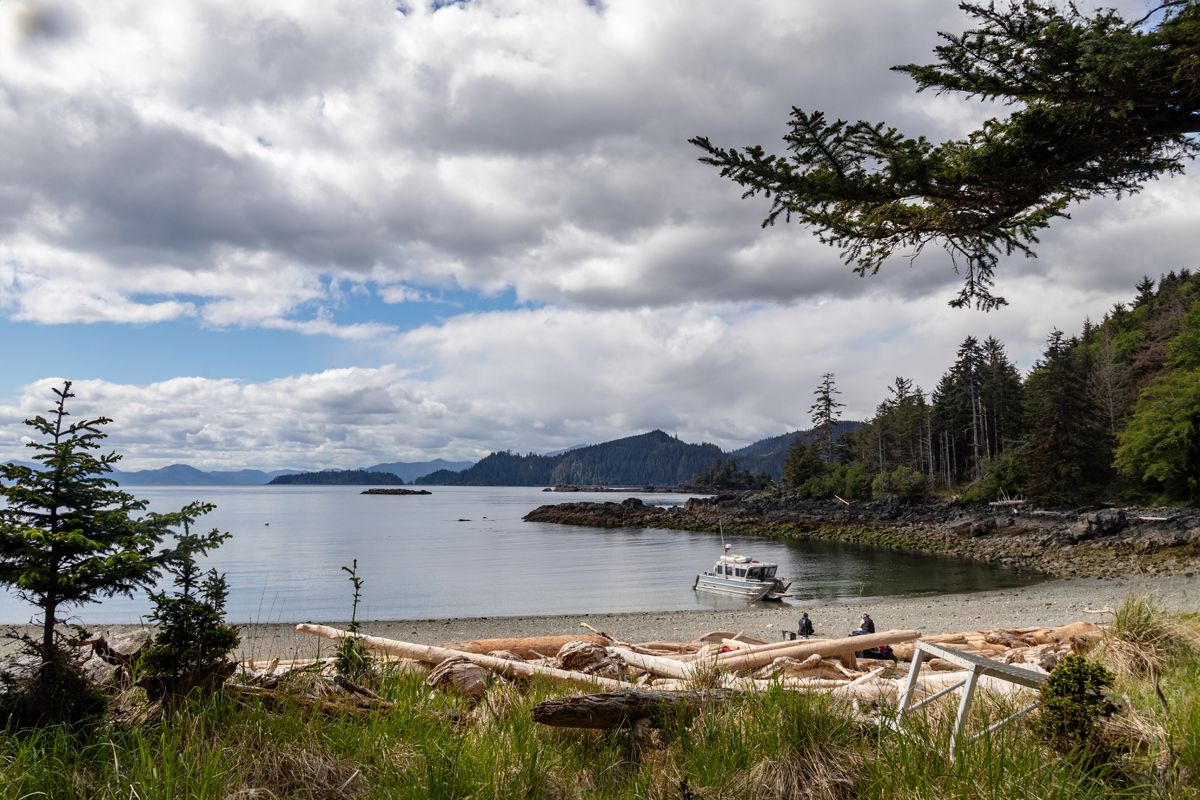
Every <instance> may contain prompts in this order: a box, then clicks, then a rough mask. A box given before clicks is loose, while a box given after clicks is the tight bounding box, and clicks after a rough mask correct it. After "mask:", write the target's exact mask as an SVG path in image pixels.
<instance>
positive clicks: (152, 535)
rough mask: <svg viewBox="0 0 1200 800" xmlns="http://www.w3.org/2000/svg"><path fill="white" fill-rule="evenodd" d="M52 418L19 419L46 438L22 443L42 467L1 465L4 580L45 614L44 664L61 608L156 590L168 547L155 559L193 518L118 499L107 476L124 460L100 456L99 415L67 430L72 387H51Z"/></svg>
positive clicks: (192, 511)
mask: <svg viewBox="0 0 1200 800" xmlns="http://www.w3.org/2000/svg"><path fill="white" fill-rule="evenodd" d="M53 391H54V394H55V396H56V397H57V398H58V401H57V402H56V403H55V406H54V408H52V409H51V410H50V412H49V415H50V416H49V419H47V418H46V417H43V416H41V415H38V416H36V417H34V418H33V419H27V420H25V424H26V425H29V426H30V427H32V428H33V429H34V430H35V431H37V432H38V433H39V434H41V436H42V437H43V440H42V441H31V442H29V444H28V446H29V447H31V448H33V449H34V450H36V451H38V452H37V454H36V455H35V456H33V460H34V461H37V462H38V463H39V467H40V468H39V467H25V466H20V465H16V464H4V465H0V478H2V479H3V484H4V485H3V486H0V497H3V498H4V500H5V503H6V507H5V508H4V509H3V510H0V583H2V584H4V585H5V586H8V587H10V588H11V589H12V590H13V591H15V592H16V594H17V595H18V596H20V597H21V598H22V599H24V600H26V601H28V602H30V603H32V604H33V605H34V606H36V607H37V608H38V609H39V610H40V611H41V614H42V619H41V627H42V635H41V641H40V643H39V646H38V649H39V653H40V655H41V657H42V659H43V661H46V662H49V661H52V660H54V658H55V656H56V655H57V649H58V645H57V641H56V639H55V626H56V625H57V624H59V623H60V622H61V621H62V619H61V612H62V611H63V609H66V608H69V607H72V606H80V605H83V604H85V603H92V602H97V601H99V600H100V598H103V597H112V596H114V595H126V596H131V595H132V594H133V593H134V592H135V591H136V590H138V589H141V588H148V587H150V586H153V585H154V581H155V580H156V579H157V577H158V576H159V574H160V571H161V569H162V566H163V564H164V563H165V562H167V561H169V560H170V559H172V558H175V557H177V551H176V550H174V549H163V550H161V551H159V552H156V550H157V549H158V547H159V545H160V544H161V543H162V541H163V538H164V537H165V536H166V535H167V534H168V533H170V530H171V528H172V526H175V525H178V524H180V523H181V522H183V521H184V520H185V519H188V518H189V517H190V518H194V517H195V516H197V515H198V514H199V513H201V512H200V511H199V509H198V506H197V505H195V504H193V505H192V506H189V507H188V508H186V509H184V510H182V511H180V512H177V513H174V514H155V513H148V514H146V515H145V516H141V517H139V516H135V515H136V514H137V513H138V512H141V511H144V510H145V509H146V501H145V500H138V499H137V498H135V497H134V496H133V495H131V494H129V493H127V492H122V491H120V490H118V489H116V488H114V487H116V485H117V482H116V481H114V480H112V479H111V478H107V477H105V474H106V473H109V472H111V471H112V465H113V464H115V463H116V462H117V461H118V460H120V458H121V457H120V456H119V455H116V454H115V453H109V454H108V455H97V454H95V452H94V451H96V450H99V449H100V444H99V443H100V441H102V440H103V439H104V438H105V433H104V432H103V431H102V430H101V428H102V426H104V425H107V424H108V423H109V422H112V420H111V419H108V418H107V417H96V418H94V419H84V420H80V421H78V422H73V423H69V422H68V419H67V418H68V417H69V416H70V413H69V412H68V411H67V409H66V406H67V400H68V399H69V398H71V397H74V396H75V395H74V394H72V393H71V382H70V381H66V382H65V383H64V384H63V387H62V388H61V389H57V388H56V389H54V390H53Z"/></svg>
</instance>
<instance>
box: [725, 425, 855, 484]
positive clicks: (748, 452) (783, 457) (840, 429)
mask: <svg viewBox="0 0 1200 800" xmlns="http://www.w3.org/2000/svg"><path fill="white" fill-rule="evenodd" d="M861 424H862V423H860V422H851V421H845V420H843V421H840V422H838V423H837V424H836V425H834V435H835V436H839V437H840V436H843V435H845V434H847V433H849V432H850V431H853V430H854V429H855V428H857V427H858V426H859V425H861ZM810 435H812V430H803V431H792V432H791V433H785V434H782V435H780V436H771V437H768V438H766V439H759V440H758V441H757V442H755V443H754V444H748V445H746V446H745V447H742V448H739V449H737V450H734V451H732V452H731V453H730V454H729V455H730V456H732V457H733V458H736V459H737V462H738V465H739V466H740V467H741V468H742V469H745V470H749V471H750V472H765V473H767V474H768V475H770V476H771V477H772V478H774V479H775V480H779V479H780V478H781V477H782V476H783V465H784V462H786V461H787V457H788V453H790V452H791V449H792V444H793V443H795V441H796V437H798V436H805V437H807V436H810Z"/></svg>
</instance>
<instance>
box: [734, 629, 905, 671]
mask: <svg viewBox="0 0 1200 800" xmlns="http://www.w3.org/2000/svg"><path fill="white" fill-rule="evenodd" d="M920 637H921V632H920V631H884V632H883V633H868V634H866V635H864V636H848V637H846V638H845V639H829V640H826V641H822V642H812V641H809V642H801V643H798V644H796V643H791V642H789V643H788V644H790V645H791V646H790V647H781V648H778V649H774V650H759V651H757V652H754V651H752V652H748V653H747V652H745V651H739V652H736V653H725V654H724V655H721V656H718V657H717V660H716V666H717V667H718V668H719V669H723V670H730V671H733V670H743V669H757V668H758V667H761V666H763V665H765V664H769V663H770V662H771V661H773V660H774V659H775V658H777V657H779V656H788V657H789V658H796V659H804V658H808V657H809V656H810V655H812V654H814V653H816V654H817V655H819V656H821V657H822V658H829V657H831V656H840V655H841V654H842V653H853V652H854V651H856V650H870V649H871V648H873V647H882V646H884V645H892V644H900V643H901V642H911V641H912V640H914V639H919V638H920Z"/></svg>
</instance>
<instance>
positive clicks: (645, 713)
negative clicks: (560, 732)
mask: <svg viewBox="0 0 1200 800" xmlns="http://www.w3.org/2000/svg"><path fill="white" fill-rule="evenodd" d="M737 697H740V695H739V694H738V693H737V692H727V691H725V690H723V689H710V690H708V691H705V692H661V691H652V690H645V689H630V690H628V691H624V692H605V693H603V694H583V695H575V696H573V697H561V698H558V699H555V700H546V701H544V702H541V703H538V704H537V705H536V706H534V707H533V721H534V722H540V723H541V724H543V725H552V726H554V727H558V728H616V727H617V726H619V725H621V724H623V723H627V722H629V723H632V722H635V721H637V720H639V719H648V720H650V722H651V724H653V725H662V724H663V723H664V722H667V721H669V720H672V719H675V718H677V717H680V716H687V715H690V714H695V713H696V712H698V711H699V710H700V709H702V708H704V707H707V706H713V705H717V704H719V703H724V702H726V701H728V700H732V699H735V698H737Z"/></svg>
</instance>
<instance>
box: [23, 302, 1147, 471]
mask: <svg viewBox="0 0 1200 800" xmlns="http://www.w3.org/2000/svg"><path fill="white" fill-rule="evenodd" d="M1127 295H1128V292H1124V291H1122V292H1119V293H1117V294H1115V295H1113V294H1108V293H1106V292H1104V291H1102V290H1094V291H1092V292H1091V293H1089V294H1087V295H1085V296H1084V297H1083V301H1084V302H1083V303H1079V298H1080V290H1079V289H1078V288H1077V287H1074V286H1069V285H1063V284H1062V283H1058V282H1055V281H1049V280H1047V281H1042V280H1038V279H1034V280H1031V281H1028V282H1026V283H1025V284H1023V285H1022V288H1021V293H1020V294H1019V295H1017V296H1014V297H1012V298H1011V299H1012V300H1013V301H1014V304H1016V303H1019V302H1032V300H1033V299H1034V297H1035V296H1040V297H1041V298H1042V299H1043V301H1044V303H1045V305H1046V308H1047V309H1049V308H1054V307H1057V308H1058V311H1057V312H1051V311H1049V310H1047V311H1045V312H1044V313H1043V314H1042V315H1040V316H1031V315H1029V314H1023V313H1020V314H1019V313H1014V312H1012V311H1011V310H1003V311H1000V312H996V313H993V314H989V315H987V316H983V315H968V314H962V313H960V312H956V311H953V310H951V309H948V308H946V307H945V305H944V304H943V303H942V302H941V300H940V299H937V298H934V299H930V298H926V299H922V300H911V301H906V300H904V299H901V298H896V297H893V296H890V295H888V294H887V293H884V292H874V293H872V294H870V295H868V296H867V297H859V298H848V299H832V300H825V301H821V302H819V303H800V304H796V305H793V306H791V307H782V306H777V305H772V306H768V307H758V306H741V305H732V304H693V305H689V306H687V307H678V308H675V309H670V310H662V309H659V310H654V309H646V308H643V309H608V310H588V309H561V308H555V307H546V308H540V309H532V310H518V311H508V312H493V313H487V314H464V315H460V316H458V317H454V318H452V319H450V320H448V321H447V322H445V323H444V324H442V325H438V326H434V325H429V326H425V327H421V328H418V329H416V330H413V331H410V332H407V333H404V334H401V335H399V336H398V337H396V338H395V339H394V342H393V345H394V348H395V349H394V351H393V353H392V356H393V358H394V363H393V364H391V365H388V366H384V367H379V368H371V369H366V368H355V369H337V370H327V371H324V372H321V373H318V374H313V375H299V376H293V377H287V378H279V379H276V380H271V381H265V382H261V383H240V382H237V381H232V380H210V379H202V378H175V379H173V380H168V381H163V382H159V383H153V384H149V385H144V386H137V385H121V384H115V383H110V382H105V381H80V382H79V383H77V384H76V385H75V392H76V394H77V395H78V400H77V401H76V403H77V406H78V407H77V408H75V409H74V411H75V413H76V414H78V415H82V414H92V415H95V414H104V415H106V416H110V417H112V418H114V419H115V420H116V421H115V422H114V424H113V425H112V426H110V427H111V433H112V440H111V444H112V445H113V447H115V448H116V449H117V450H118V451H119V452H122V453H125V454H126V456H127V462H126V465H125V466H126V468H150V467H158V466H164V465H166V464H170V463H175V462H180V461H183V462H187V463H191V464H193V465H195V466H198V467H202V468H207V469H236V468H241V467H243V466H250V467H259V468H281V467H295V468H323V467H330V466H337V467H355V466H367V465H370V464H373V463H377V462H381V461H395V460H423V459H425V458H431V457H437V456H441V457H446V458H451V459H463V458H468V459H477V458H479V457H481V456H482V455H484V454H486V453H487V452H490V451H493V450H502V449H513V450H519V451H521V452H525V451H528V450H534V451H538V452H547V451H552V450H557V449H560V448H563V447H569V446H571V445H575V444H578V443H579V442H600V441H605V440H608V439H612V438H617V437H620V436H625V435H629V434H632V433H638V432H642V431H647V430H651V429H654V428H661V429H663V430H666V431H668V432H670V433H677V434H679V435H680V437H681V438H683V439H684V440H686V441H694V442H700V441H710V442H714V443H716V444H719V445H721V446H723V447H727V448H733V447H738V446H741V445H744V444H747V443H749V442H751V441H754V440H756V439H758V438H761V437H763V436H767V435H774V434H778V433H782V432H784V431H785V430H790V429H794V428H796V427H801V426H807V425H808V424H809V422H810V420H809V418H808V413H807V410H808V407H809V405H810V404H811V401H812V391H813V389H814V388H815V386H816V384H817V382H818V381H819V380H820V375H821V374H822V373H824V372H830V371H832V372H834V373H835V374H836V375H837V380H838V384H839V386H840V387H841V389H842V391H843V395H842V399H843V400H844V401H845V402H846V408H845V415H846V417H847V418H860V419H861V418H864V417H866V416H869V415H870V414H872V413H873V411H874V408H875V405H876V404H877V403H878V402H879V401H880V400H881V399H882V398H883V397H884V396H885V393H886V386H887V385H888V384H889V383H891V382H892V380H893V379H894V378H895V377H896V375H897V374H903V375H905V376H906V377H909V378H912V379H914V381H915V382H916V383H917V384H918V385H920V386H922V387H924V388H925V389H926V390H927V391H928V390H929V389H931V388H933V386H934V385H935V383H936V381H937V379H938V378H939V377H940V376H941V374H942V373H943V372H944V371H945V370H946V369H947V368H948V367H949V365H950V363H951V362H952V361H953V357H954V351H955V349H956V348H957V346H958V344H959V343H960V342H961V341H962V339H963V338H964V337H966V336H967V335H975V336H979V337H985V336H988V335H995V336H997V337H998V338H999V339H1001V340H1002V341H1004V342H1005V343H1006V344H1007V345H1008V348H1009V353H1010V355H1012V356H1013V357H1014V358H1016V359H1017V360H1018V362H1019V364H1020V365H1021V366H1022V367H1024V368H1028V367H1030V366H1031V365H1032V363H1033V361H1034V360H1035V359H1036V358H1037V357H1038V355H1039V354H1040V352H1041V350H1042V347H1043V343H1044V341H1045V337H1046V335H1047V334H1048V333H1049V331H1050V329H1051V328H1052V327H1053V326H1054V325H1058V326H1059V327H1066V328H1068V329H1077V327H1078V325H1079V324H1080V323H1081V322H1082V319H1083V315H1084V311H1082V310H1078V311H1077V310H1076V309H1081V308H1105V307H1107V306H1109V305H1110V304H1111V303H1112V302H1113V301H1114V300H1115V299H1123V298H1125V297H1127ZM1064 308H1066V309H1067V311H1066V314H1067V315H1068V316H1070V315H1071V314H1075V317H1077V318H1075V317H1072V318H1070V319H1064V311H1063V309H1064ZM57 382H58V379H54V378H47V379H46V380H43V381H39V382H37V383H34V384H32V385H29V386H26V387H24V388H23V390H22V393H21V396H20V398H19V400H18V401H17V403H16V404H15V405H13V406H10V407H7V408H6V407H0V441H7V442H16V441H17V437H18V436H19V435H22V434H23V433H24V430H23V426H21V425H20V424H19V423H20V420H21V419H23V418H25V417H28V416H31V415H33V414H35V413H41V412H42V411H43V409H44V408H46V407H47V403H48V402H49V399H50V387H51V386H52V385H55V384H56V383H57ZM14 447H15V445H14ZM19 450H20V448H17V449H16V450H13V451H5V450H4V449H3V448H0V458H5V457H8V458H11V457H16V458H20V457H21V453H20V452H18V451H19Z"/></svg>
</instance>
